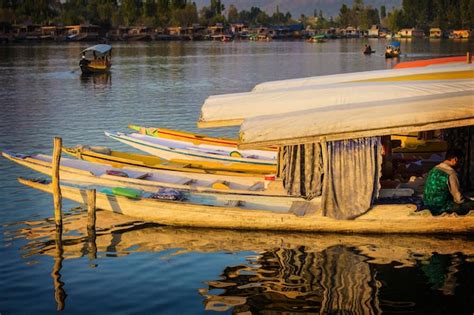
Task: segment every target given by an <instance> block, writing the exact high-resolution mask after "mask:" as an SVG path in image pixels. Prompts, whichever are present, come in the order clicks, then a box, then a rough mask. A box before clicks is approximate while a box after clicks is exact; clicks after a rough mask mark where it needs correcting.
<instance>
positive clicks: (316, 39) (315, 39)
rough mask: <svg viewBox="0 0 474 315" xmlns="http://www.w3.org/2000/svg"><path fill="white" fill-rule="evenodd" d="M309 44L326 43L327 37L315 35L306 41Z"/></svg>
mask: <svg viewBox="0 0 474 315" xmlns="http://www.w3.org/2000/svg"><path fill="white" fill-rule="evenodd" d="M306 41H307V42H308V43H324V42H326V36H325V35H324V34H320V35H313V36H311V37H310V38H308V39H307V40H306Z"/></svg>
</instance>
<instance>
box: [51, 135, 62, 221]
mask: <svg viewBox="0 0 474 315" xmlns="http://www.w3.org/2000/svg"><path fill="white" fill-rule="evenodd" d="M62 143H63V140H62V139H61V138H59V137H55V138H54V150H53V160H52V162H53V165H52V170H53V174H52V175H51V178H52V183H51V186H52V188H53V202H54V221H55V222H56V225H57V226H62V225H63V215H62V209H61V201H62V195H61V187H60V186H59V166H60V163H61V149H62Z"/></svg>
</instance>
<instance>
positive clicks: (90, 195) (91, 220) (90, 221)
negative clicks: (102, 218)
mask: <svg viewBox="0 0 474 315" xmlns="http://www.w3.org/2000/svg"><path fill="white" fill-rule="evenodd" d="M95 194H96V191H95V189H88V190H87V229H88V230H95V221H96V216H95V198H96V197H95Z"/></svg>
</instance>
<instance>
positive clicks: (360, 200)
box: [321, 137, 382, 219]
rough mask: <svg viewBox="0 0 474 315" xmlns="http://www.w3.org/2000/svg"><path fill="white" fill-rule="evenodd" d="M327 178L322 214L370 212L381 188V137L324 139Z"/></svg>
mask: <svg viewBox="0 0 474 315" xmlns="http://www.w3.org/2000/svg"><path fill="white" fill-rule="evenodd" d="M322 148H323V160H324V171H323V172H324V181H323V188H322V201H321V206H322V210H323V215H325V216H328V217H331V218H335V219H353V218H356V217H357V216H359V215H361V214H363V213H365V212H367V210H369V209H370V207H371V206H372V204H373V202H374V201H375V199H376V198H377V197H378V191H379V189H380V182H379V180H380V176H381V174H382V144H381V139H380V137H372V138H360V139H354V140H342V141H332V142H328V143H327V144H324V143H322Z"/></svg>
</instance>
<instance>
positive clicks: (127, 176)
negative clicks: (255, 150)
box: [2, 152, 304, 210]
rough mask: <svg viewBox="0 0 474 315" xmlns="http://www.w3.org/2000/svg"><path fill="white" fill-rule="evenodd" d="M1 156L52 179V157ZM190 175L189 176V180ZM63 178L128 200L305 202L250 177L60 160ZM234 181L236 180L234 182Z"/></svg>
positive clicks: (274, 206) (279, 205)
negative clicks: (144, 196) (153, 196)
mask: <svg viewBox="0 0 474 315" xmlns="http://www.w3.org/2000/svg"><path fill="white" fill-rule="evenodd" d="M2 155H3V156H4V157H5V158H7V159H9V160H11V161H13V162H15V163H17V164H19V165H22V166H25V167H28V168H30V169H32V170H35V171H37V172H40V173H42V174H45V175H48V176H50V175H51V174H52V167H51V156H47V155H42V154H39V155H33V156H27V155H22V154H11V153H6V152H2ZM188 175H190V176H188ZM60 178H61V181H63V182H68V183H73V184H77V185H100V186H105V187H111V188H113V189H116V188H117V187H119V188H123V189H119V190H118V192H119V193H122V194H125V195H126V196H135V195H136V194H141V193H157V192H159V191H160V190H162V189H164V188H166V189H172V190H173V191H172V192H171V194H172V195H171V196H169V195H168V192H167V191H164V192H162V193H163V194H165V195H166V197H168V198H175V199H183V198H184V199H186V200H187V201H188V202H193V203H198V204H205V205H208V206H216V205H221V206H224V205H229V204H236V205H237V204H238V206H239V207H240V208H243V209H245V208H247V209H248V208H255V207H258V208H261V209H271V210H278V209H280V210H282V209H283V210H288V209H289V208H290V207H291V205H292V203H293V202H295V201H304V199H302V198H298V197H290V196H288V195H286V193H285V192H284V191H280V192H276V191H267V190H265V186H264V182H263V179H254V178H250V177H236V178H229V177H228V176H227V177H224V176H218V175H204V174H186V173H179V174H178V173H177V172H168V171H154V172H143V171H140V170H134V169H120V170H118V169H113V168H110V167H108V166H105V165H100V164H95V163H91V162H86V161H78V160H71V159H67V158H63V159H61V166H60ZM234 179H235V180H234Z"/></svg>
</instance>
